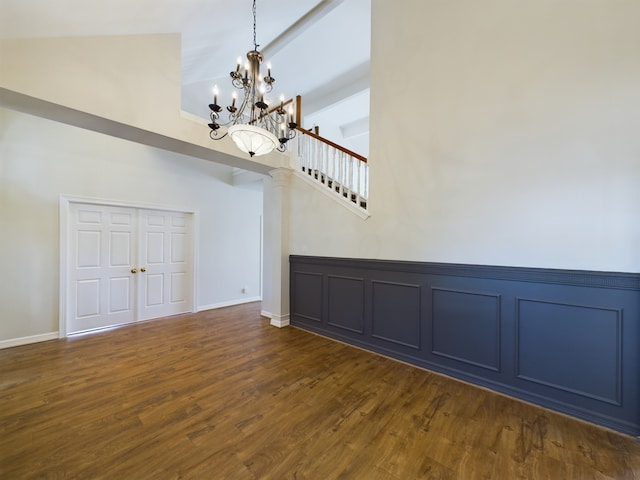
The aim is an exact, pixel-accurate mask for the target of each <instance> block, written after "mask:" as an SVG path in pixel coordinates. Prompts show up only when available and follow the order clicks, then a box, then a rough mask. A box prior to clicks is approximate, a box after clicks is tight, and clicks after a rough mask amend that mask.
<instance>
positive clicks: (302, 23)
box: [261, 0, 344, 58]
mask: <svg viewBox="0 0 640 480" xmlns="http://www.w3.org/2000/svg"><path fill="white" fill-rule="evenodd" d="M343 1H344V0H322V1H321V2H320V3H318V4H317V5H316V6H315V7H313V8H312V9H311V10H309V11H308V12H307V13H305V14H304V15H303V16H302V17H300V18H299V19H298V20H296V21H295V23H294V24H293V25H291V26H290V27H289V28H287V29H286V30H285V31H284V32H282V33H281V34H280V35H278V36H277V37H276V38H275V39H274V40H273V41H272V42H271V43H269V45H267V46H266V47H264V48H263V49H262V50H261V53H262V55H263V56H264V58H267V57H269V58H271V57H273V56H274V55H275V54H276V53H278V52H279V51H280V50H282V49H283V48H284V47H285V46H286V45H287V44H289V43H291V42H292V41H293V40H294V39H295V38H296V37H297V36H298V35H301V34H302V33H304V31H305V30H307V29H308V28H309V27H311V26H312V25H313V24H314V23H316V22H318V21H319V20H320V19H321V18H322V17H324V16H325V15H326V14H327V13H329V12H330V11H331V10H333V9H334V8H336V7H337V6H338V5H340V4H341V3H342V2H343Z"/></svg>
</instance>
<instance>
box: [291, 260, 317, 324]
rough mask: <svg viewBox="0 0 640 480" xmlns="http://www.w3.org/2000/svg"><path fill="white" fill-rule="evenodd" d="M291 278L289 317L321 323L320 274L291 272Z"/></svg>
mask: <svg viewBox="0 0 640 480" xmlns="http://www.w3.org/2000/svg"><path fill="white" fill-rule="evenodd" d="M291 276H292V278H293V281H292V282H291V283H292V285H291V287H292V288H291V315H295V316H296V317H299V318H305V319H307V320H312V321H314V322H321V321H322V295H323V289H322V274H321V273H313V272H300V271H293V270H292V272H291Z"/></svg>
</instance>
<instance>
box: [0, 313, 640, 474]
mask: <svg viewBox="0 0 640 480" xmlns="http://www.w3.org/2000/svg"><path fill="white" fill-rule="evenodd" d="M259 312H260V305H259V304H248V305H243V306H238V307H230V308H226V309H220V310H213V311H208V312H202V313H198V314H194V315H184V316H179V317H173V318H168V319H161V320H155V321H150V322H145V323H141V324H137V325H132V326H127V327H122V328H119V329H115V330H111V331H107V332H103V333H96V334H92V335H85V336H80V337H77V338H73V339H69V340H60V341H51V342H46V343H40V344H34V345H26V346H22V347H15V348H11V349H6V350H0V478H2V479H27V478H47V479H132V480H140V479H160V480H162V479H178V478H180V479H234V480H235V479H240V480H242V479H314V480H315V479H321V480H327V479H338V478H340V479H363V480H375V479H401V480H407V479H419V478H425V479H464V480H469V479H518V478H523V479H563V480H564V479H600V480H602V479H640V441H639V440H638V439H635V438H632V437H629V436H625V435H621V434H616V433H613V432H611V431H608V430H605V429H602V428H599V427H596V426H593V425H589V424H586V423H583V422H581V421H578V420H573V419H570V418H567V417H564V416H561V415H558V414H555V413H552V412H549V411H547V410H543V409H540V408H536V407H533V406H531V405H528V404H525V403H522V402H519V401H516V400H512V399H509V398H506V397H503V396H500V395H497V394H493V393H491V392H487V391H485V390H482V389H478V388H475V387H472V386H470V385H467V384H464V383H461V382H458V381H454V380H451V379H448V378H446V377H443V376H439V375H436V374H432V373H429V372H426V371H424V370H420V369H417V368H414V367H411V366H408V365H405V364H402V363H399V362H396V361H393V360H390V359H387V358H384V357H380V356H377V355H374V354H371V353H367V352H364V351H361V350H358V349H356V348H353V347H349V346H346V345H343V344H340V343H337V342H334V341H331V340H328V339H325V338H322V337H319V336H316V335H313V334H310V333H307V332H305V331H302V330H298V329H295V328H285V329H277V328H274V327H270V326H269V325H268V322H267V321H266V320H264V319H262V318H261V317H260V316H259Z"/></svg>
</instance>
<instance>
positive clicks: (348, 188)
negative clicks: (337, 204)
mask: <svg viewBox="0 0 640 480" xmlns="http://www.w3.org/2000/svg"><path fill="white" fill-rule="evenodd" d="M300 105H301V99H300V96H298V97H297V98H296V120H297V124H298V127H297V128H296V130H297V132H298V135H297V136H298V142H297V143H298V152H297V155H296V157H297V161H298V166H299V168H300V169H301V170H302V172H303V173H305V174H307V175H308V176H309V177H310V178H311V179H313V180H315V181H317V182H318V183H319V184H321V185H323V186H325V187H326V188H328V189H330V190H331V191H333V192H334V193H335V194H337V195H339V196H340V197H342V198H344V199H346V200H348V201H350V202H351V203H353V204H355V205H357V206H358V207H360V208H362V209H365V210H366V209H367V199H368V197H369V165H368V163H367V158H366V157H363V156H362V155H359V154H357V153H355V152H352V151H351V150H349V149H347V148H345V147H343V146H341V145H338V144H337V143H334V142H332V141H331V140H328V139H326V138H323V137H321V136H320V135H318V134H317V133H314V132H311V131H309V130H305V129H303V128H301V127H300V117H301V115H300Z"/></svg>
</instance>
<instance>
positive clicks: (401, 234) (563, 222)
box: [291, 0, 640, 272]
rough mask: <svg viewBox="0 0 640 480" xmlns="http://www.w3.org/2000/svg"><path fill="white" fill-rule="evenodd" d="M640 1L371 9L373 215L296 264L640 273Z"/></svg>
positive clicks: (328, 226)
mask: <svg viewBox="0 0 640 480" xmlns="http://www.w3.org/2000/svg"><path fill="white" fill-rule="evenodd" d="M639 18H640V2H638V1H636V0H608V1H606V2H602V1H595V0H582V1H575V0H536V1H535V2H514V1H513V0H485V1H482V2H478V1H477V0H447V1H436V0H426V1H425V0H407V1H404V2H387V1H384V0H373V5H372V32H373V33H372V59H371V148H370V152H371V153H370V165H371V188H370V192H371V194H370V201H369V205H370V211H371V214H372V217H371V218H370V219H369V220H367V221H366V222H365V221H362V220H360V219H359V218H357V217H355V216H350V215H349V214H348V212H346V211H344V210H342V209H339V208H336V207H334V206H332V204H331V202H330V201H329V200H327V199H326V198H325V197H324V196H323V195H321V194H319V193H317V192H309V189H307V188H305V187H304V185H303V184H301V183H300V182H299V181H297V182H296V183H295V184H294V186H293V187H292V192H293V193H292V194H293V198H294V199H295V200H294V201H292V220H291V232H292V241H291V248H292V253H294V254H312V255H329V256H340V257H367V258H387V259H400V260H416V261H436V262H455V263H472V264H490V265H491V264H493V265H509V266H531V267H550V268H569V269H589V270H604V271H606V270H611V271H625V272H640V134H639V132H640V88H639V87H638V86H639V85H640V54H639V51H640V50H639V49H640V28H638V19H639Z"/></svg>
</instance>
